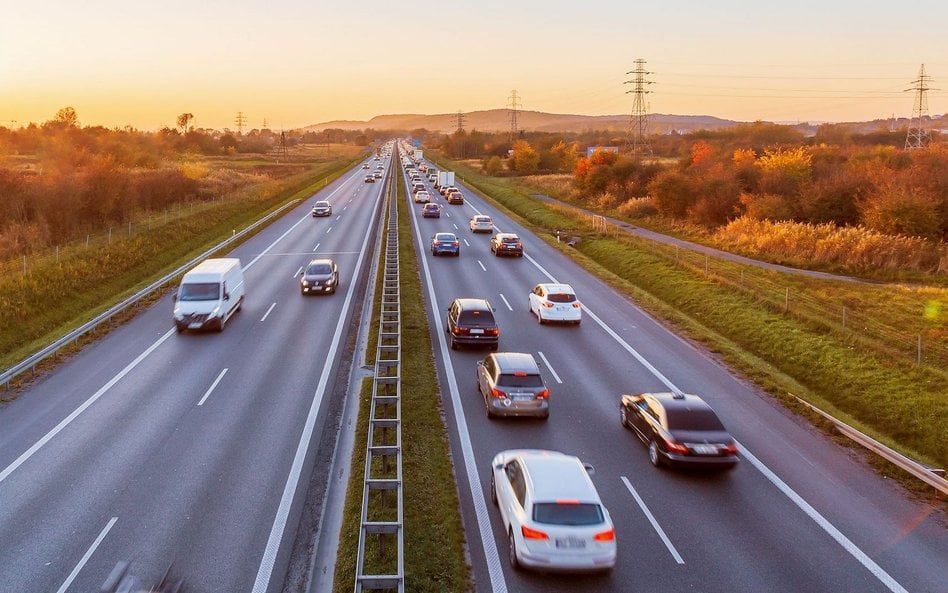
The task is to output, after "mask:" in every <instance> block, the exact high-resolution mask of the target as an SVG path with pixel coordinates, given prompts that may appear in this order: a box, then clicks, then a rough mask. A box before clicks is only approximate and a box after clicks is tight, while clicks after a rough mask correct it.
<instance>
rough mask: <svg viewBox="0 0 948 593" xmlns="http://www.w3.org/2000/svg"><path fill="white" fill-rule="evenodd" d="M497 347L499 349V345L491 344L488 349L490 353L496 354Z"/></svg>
mask: <svg viewBox="0 0 948 593" xmlns="http://www.w3.org/2000/svg"><path fill="white" fill-rule="evenodd" d="M498 347H499V344H491V347H490V349H491V352H497V348H498Z"/></svg>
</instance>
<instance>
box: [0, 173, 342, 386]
mask: <svg viewBox="0 0 948 593" xmlns="http://www.w3.org/2000/svg"><path fill="white" fill-rule="evenodd" d="M358 160H361V155H360V156H359V158H358V159H353V158H342V159H333V160H331V161H327V162H322V163H318V164H315V165H313V166H312V167H311V168H310V169H309V170H307V171H306V172H303V173H299V174H296V175H293V176H291V177H288V178H286V179H284V180H280V181H278V182H269V183H265V184H263V185H262V186H255V187H251V188H247V189H245V190H241V191H239V192H237V193H236V194H235V195H233V196H231V197H230V198H228V199H226V200H222V201H221V202H220V203H219V204H217V205H216V206H214V207H210V208H207V207H201V208H198V209H197V211H196V212H195V213H194V214H192V215H186V216H181V217H179V218H177V219H176V220H173V221H171V222H168V223H166V224H156V225H155V226H153V227H152V228H149V229H148V230H146V231H142V232H137V233H136V234H134V235H133V236H131V237H129V238H126V239H123V240H121V241H118V240H117V241H116V242H115V243H114V244H112V245H110V246H108V247H102V248H95V249H81V248H80V249H76V250H74V251H75V253H74V254H73V255H71V256H70V257H68V258H63V260H62V261H60V262H55V261H50V262H47V263H45V264H43V265H38V266H34V267H33V268H31V269H30V271H29V273H28V274H25V275H9V276H5V277H3V278H2V279H0V368H3V369H5V368H8V367H10V366H11V365H13V364H16V363H17V362H19V361H20V360H22V359H24V358H26V357H27V356H29V355H30V354H32V353H33V352H35V351H37V350H39V349H40V348H42V347H43V346H45V345H46V344H48V343H50V342H52V341H54V340H55V339H57V338H59V337H60V336H62V335H64V334H66V333H68V332H69V331H71V330H72V329H74V328H76V327H79V326H80V325H82V324H83V323H85V322H86V321H88V320H89V319H91V318H93V317H95V315H97V314H99V313H101V312H102V311H104V310H106V309H108V308H109V307H111V306H112V305H114V304H115V303H117V302H119V301H121V300H122V299H124V298H126V297H127V296H129V295H131V294H134V293H135V292H136V291H137V290H140V289H141V288H143V287H145V286H147V285H148V284H149V283H151V282H153V281H154V280H155V279H157V278H160V277H161V276H163V275H164V274H167V273H168V272H170V271H171V270H174V269H175V268H176V267H177V266H179V265H181V264H182V263H183V262H186V261H188V260H189V259H191V258H192V257H194V256H195V255H197V254H199V253H201V252H202V251H205V250H206V249H208V248H209V247H212V246H213V245H215V244H217V243H218V242H220V241H221V240H222V239H224V238H226V237H228V236H230V235H231V234H232V233H233V232H234V229H241V228H244V227H246V226H248V225H249V224H250V223H252V222H254V221H256V220H258V219H259V218H261V217H262V216H263V215H264V214H266V213H267V212H270V211H272V210H274V209H276V208H278V207H279V206H281V205H283V204H286V203H288V202H290V201H292V200H295V199H305V198H307V197H309V196H310V195H312V194H313V193H314V192H316V191H317V190H318V189H320V188H322V187H323V186H324V185H325V184H327V183H328V182H329V181H331V180H333V179H335V178H337V177H339V176H340V175H342V174H343V173H344V172H345V171H346V170H347V169H348V168H349V167H351V166H352V165H353V164H354V163H355V162H357V161H358ZM249 236H251V235H247V236H246V237H245V238H244V239H243V240H246V239H247V238H249ZM234 246H235V245H232V246H231V247H230V249H232V248H233V247H234Z"/></svg>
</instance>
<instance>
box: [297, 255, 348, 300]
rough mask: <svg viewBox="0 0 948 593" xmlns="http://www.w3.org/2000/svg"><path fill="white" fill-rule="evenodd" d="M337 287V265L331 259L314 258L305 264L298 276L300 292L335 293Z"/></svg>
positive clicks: (305, 293)
mask: <svg viewBox="0 0 948 593" xmlns="http://www.w3.org/2000/svg"><path fill="white" fill-rule="evenodd" d="M337 288H339V267H338V266H337V265H336V262H334V261H333V260H331V259H314V260H312V261H310V262H309V263H308V264H306V268H304V269H303V277H302V278H300V293H302V294H303V295H307V294H335V293H336V289H337Z"/></svg>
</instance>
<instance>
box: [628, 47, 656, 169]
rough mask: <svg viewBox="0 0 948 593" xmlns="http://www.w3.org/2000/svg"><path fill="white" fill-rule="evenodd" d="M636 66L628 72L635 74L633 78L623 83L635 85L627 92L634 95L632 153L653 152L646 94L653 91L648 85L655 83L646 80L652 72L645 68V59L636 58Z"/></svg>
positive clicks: (631, 126)
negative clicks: (649, 136)
mask: <svg viewBox="0 0 948 593" xmlns="http://www.w3.org/2000/svg"><path fill="white" fill-rule="evenodd" d="M634 63H635V68H634V69H633V70H630V71H629V72H626V74H627V75H628V74H632V75H634V78H633V79H632V80H626V81H625V82H624V83H623V84H631V85H634V86H633V87H632V90H631V91H626V92H625V94H627V95H632V115H631V116H630V117H629V144H630V146H631V147H632V153H633V154H637V153H640V152H643V153H648V154H652V147H651V146H649V143H648V103H647V102H646V101H645V95H648V94H650V93H651V92H652V91H650V90H648V89H647V88H646V87H648V85H650V84H653V83H652V81H650V80H646V78H645V77H646V76H648V75H649V74H652V72H649V71H648V70H646V69H645V60H644V59H642V58H638V59H637V60H635V62H634Z"/></svg>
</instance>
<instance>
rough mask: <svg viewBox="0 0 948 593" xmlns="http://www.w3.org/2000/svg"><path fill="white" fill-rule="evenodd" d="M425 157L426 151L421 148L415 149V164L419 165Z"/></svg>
mask: <svg viewBox="0 0 948 593" xmlns="http://www.w3.org/2000/svg"><path fill="white" fill-rule="evenodd" d="M423 155H424V151H423V150H421V149H420V148H416V149H415V162H416V163H417V162H418V161H420V160H421V159H422V157H423Z"/></svg>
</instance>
